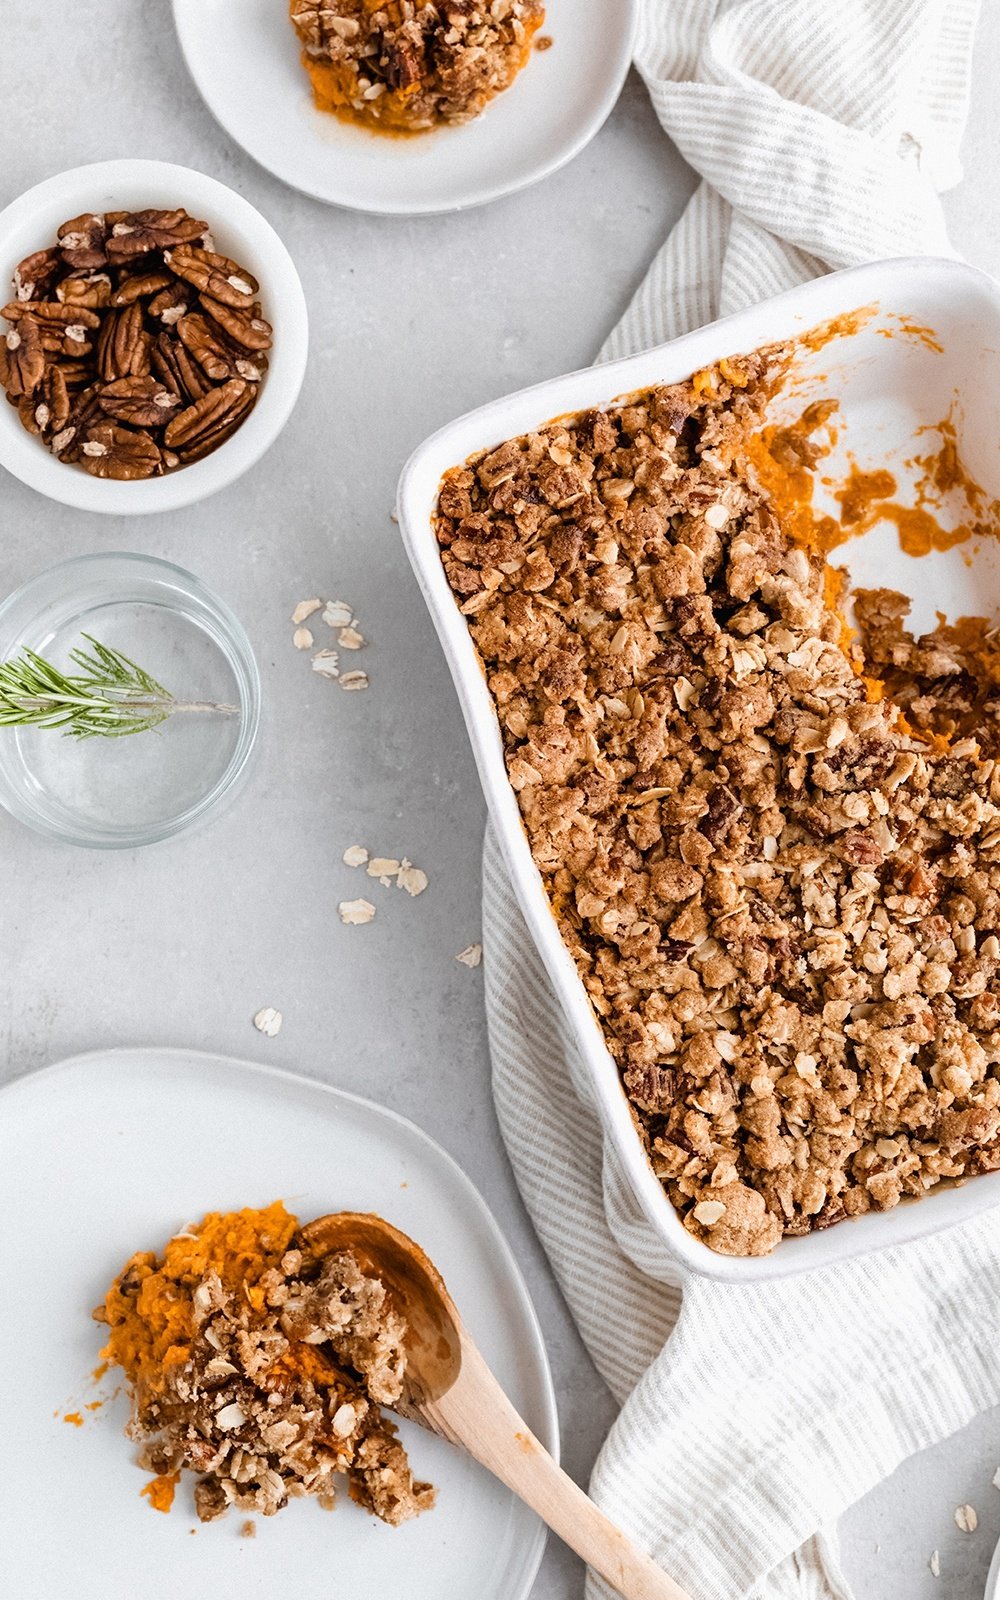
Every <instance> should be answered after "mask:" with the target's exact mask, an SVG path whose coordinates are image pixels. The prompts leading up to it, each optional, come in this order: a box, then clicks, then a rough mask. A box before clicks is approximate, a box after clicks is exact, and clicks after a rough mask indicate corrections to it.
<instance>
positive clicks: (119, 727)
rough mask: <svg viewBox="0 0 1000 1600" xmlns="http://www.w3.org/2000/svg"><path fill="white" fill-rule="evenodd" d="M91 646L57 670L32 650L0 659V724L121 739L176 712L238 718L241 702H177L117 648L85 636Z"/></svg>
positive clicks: (72, 655) (72, 654)
mask: <svg viewBox="0 0 1000 1600" xmlns="http://www.w3.org/2000/svg"><path fill="white" fill-rule="evenodd" d="M83 637H84V639H86V641H87V643H88V644H89V645H90V650H89V651H87V650H83V649H76V650H71V651H70V661H71V662H72V663H73V665H74V666H75V667H78V668H79V669H80V670H79V672H77V673H75V674H70V673H66V672H61V671H60V670H59V668H58V667H54V666H53V665H52V663H51V661H46V659H45V657H44V656H40V655H38V654H37V652H36V651H34V650H27V649H25V650H24V651H22V653H21V655H20V656H19V657H17V658H16V659H15V660H12V661H4V662H0V728H3V727H8V728H9V727H22V728H23V727H29V726H34V727H38V728H62V730H63V732H64V733H65V734H69V735H71V737H72V738H74V739H95V738H103V739H121V738H124V737H126V736H127V735H128V734H132V733H145V732H146V731H147V730H148V729H150V728H156V727H159V725H160V723H161V722H166V720H167V718H168V717H172V716H174V715H175V714H176V713H177V712H179V711H214V712H219V713H221V714H222V715H224V716H237V715H238V714H239V706H230V705H222V704H220V703H218V702H217V701H213V700H177V699H175V698H174V696H173V695H172V694H171V693H170V690H169V689H165V688H164V687H163V684H162V683H158V682H157V681H156V679H155V678H154V677H153V676H152V675H151V674H150V673H148V672H146V671H145V670H144V668H142V667H140V666H138V665H137V664H136V663H135V662H134V661H130V660H129V658H128V656H126V655H123V654H122V653H121V651H120V650H113V649H112V648H111V647H110V646H109V645H106V644H100V643H99V642H98V641H97V640H96V639H94V638H93V637H92V636H91V635H90V634H89V633H85V634H84V635H83Z"/></svg>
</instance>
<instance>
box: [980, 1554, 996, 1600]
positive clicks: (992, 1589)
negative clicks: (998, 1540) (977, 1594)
mask: <svg viewBox="0 0 1000 1600" xmlns="http://www.w3.org/2000/svg"><path fill="white" fill-rule="evenodd" d="M998 1597H1000V1544H998V1545H997V1547H996V1549H995V1550H994V1552H993V1560H992V1561H991V1562H990V1570H989V1575H988V1576H987V1579H986V1594H985V1596H984V1600H998Z"/></svg>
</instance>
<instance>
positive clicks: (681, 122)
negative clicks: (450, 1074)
mask: <svg viewBox="0 0 1000 1600" xmlns="http://www.w3.org/2000/svg"><path fill="white" fill-rule="evenodd" d="M640 10H641V17H640V27H639V35H638V44H637V55H636V62H637V65H638V68H639V71H640V72H641V73H642V75H643V77H644V79H645V80H646V83H647V85H648V87H649V91H650V94H651V96H652V99H653V103H654V105H655V107H656V110H657V114H658V115H659V118H660V121H661V122H662V123H663V126H664V128H665V129H666V131H667V132H668V133H669V134H670V136H671V137H672V138H673V140H674V141H675V143H676V144H677V145H678V146H679V148H680V149H681V151H682V152H683V153H684V155H685V156H686V158H687V160H688V161H689V162H690V163H691V165H692V166H693V167H694V168H695V169H696V170H697V171H698V172H699V173H701V174H702V180H703V181H702V182H701V185H700V187H699V188H698V190H697V192H696V193H695V195H694V197H693V198H692V200H691V202H690V204H689V205H688V207H687V209H686V211H685V212H684V215H683V217H682V218H681V221H680V222H679V223H678V225H677V227H676V228H675V229H674V231H673V233H672V234H671V236H670V238H669V239H668V240H667V242H666V244H665V245H664V246H663V248H662V250H661V251H660V253H659V255H658V256H657V258H656V260H655V261H654V263H653V265H652V267H651V269H650V271H649V274H648V276H647V278H646V280H645V282H644V283H643V285H642V287H641V289H640V290H639V292H638V294H637V296H636V298H635V301H634V303H633V305H632V306H631V307H630V309H629V311H628V313H627V314H626V316H625V318H624V319H623V321H622V323H621V324H620V326H619V327H618V328H617V329H616V330H615V332H614V333H613V334H612V336H611V338H610V339H609V341H608V343H607V345H606V346H605V349H604V351H603V352H602V356H603V357H604V358H608V357H611V356H619V355H624V354H626V353H627V352H629V351H632V350H636V349H641V348H643V347H645V346H648V345H652V344H657V343H660V342H661V341H663V340H665V339H669V338H672V337H675V336H676V335H678V334H681V333H684V332H686V331H687V330H688V329H690V328H692V327H696V326H698V325H699V324H701V323H704V322H708V321H711V320H712V319H713V318H714V317H717V316H720V315H724V314H725V313H726V312H730V311H734V310H736V309H738V308H740V307H742V306H745V305H747V304H751V303H753V302H755V301H757V300H760V299H761V298H763V297H765V296H767V295H770V294H774V293H776V292H777V291H779V290H782V289H786V288H789V287H790V286H791V285H793V284H795V283H798V282H802V281H804V280H805V279H807V278H809V277H812V276H815V275H816V274H817V273H821V272H823V271H825V270H827V269H828V268H832V267H839V266H846V265H850V264H853V263H855V262H860V261H864V260H869V259H872V258H875V257H879V256H886V255H901V254H909V253H914V252H916V253H920V252H932V253H936V254H941V253H951V250H950V246H949V243H948V239H947V234H946V231H945V226H944V220H943V217H942V212H941V206H940V202H939V199H938V193H939V191H940V190H941V189H943V188H945V187H947V186H948V185H949V184H951V183H954V182H955V181H957V178H958V176H959V173H960V168H959V160H958V146H959V140H960V137H961V132H962V128H963V124H964V121H965V111H966V102H967V96H968V77H969V64H970V55H971V48H972V38H973V33H974V29H975V19H976V11H977V3H976V0H836V3H831V0H642V3H641V6H640ZM483 928H484V944H485V950H486V996H487V1010H488V1016H489V1026H490V1041H491V1048H492V1055H493V1071H494V1088H495V1094H496V1102H497V1109H498V1112H499V1116H500V1122H501V1127H502V1129H503V1133H504V1138H505V1140H506V1143H507V1148H508V1150H509V1152H510V1157H511V1161H512V1163H513V1166H514V1170H515V1173H516V1175H517V1180H518V1183H519V1185H520V1188H521V1192H522V1194H523V1196H524V1199H525V1202H526V1204H527V1206H528V1209H529V1211H530V1212H531V1215H532V1217H533V1219H534V1222H535V1226H536V1228H537V1230H538V1233H539V1236H540V1237H541V1240H542V1243H543V1244H544V1246H545V1249H546V1251H547V1252H548V1254H549V1257H550V1259H551V1261H552V1265H553V1267H554V1269H555V1272H556V1275H557V1277H558V1279H559V1283H560V1285H561V1287H562V1290H563V1293H564V1294H565V1296H566V1299H567V1301H568V1303H569V1306H570V1308H571V1310H572V1313H573V1316H574V1317H575V1319H576V1322H577V1325H578V1327H579V1329H580V1332H581V1334H582V1336H583V1339H584V1341H585V1343H586V1345H587V1348H588V1349H589V1351H590V1353H591V1355H592V1356H593V1358H594V1361H595V1362H596V1364H597V1366H598V1368H599V1369H600V1371H601V1373H602V1374H603V1376H604V1377H605V1379H606V1380H607V1382H608V1384H609V1386H610V1388H611V1390H612V1392H613V1393H614V1395H615V1396H616V1398H617V1399H618V1400H619V1401H620V1402H621V1403H622V1410H621V1414H620V1416H619V1417H618V1420H617V1421H616V1423H615V1425H614V1427H613V1429H612V1431H611V1434H610V1436H609V1438H608V1440H607V1442H606V1444H605V1446H604V1449H603V1451H602V1452H601V1455H600V1458H599V1460H598V1463H597V1466H596V1468H595V1471H594V1475H593V1479H592V1484H591V1489H592V1493H593V1494H594V1496H595V1498H596V1499H597V1500H598V1502H599V1503H600V1504H601V1505H602V1506H603V1507H604V1509H605V1510H606V1511H607V1512H608V1514H609V1515H611V1516H612V1517H614V1518H615V1519H616V1520H617V1521H618V1522H619V1523H620V1524H621V1525H622V1526H623V1527H624V1528H626V1529H627V1531H628V1532H629V1533H631V1534H632V1535H633V1536H634V1537H635V1538H636V1540H637V1541H638V1542H639V1543H640V1544H641V1545H642V1546H643V1547H644V1548H645V1549H647V1550H649V1551H650V1552H651V1553H652V1554H653V1555H654V1556H655V1557H656V1558H657V1559H658V1560H659V1561H660V1562H661V1563H662V1565H663V1566H664V1568H665V1569H666V1570H667V1571H668V1572H670V1574H671V1575H672V1576H673V1577H674V1578H675V1579H677V1581H679V1582H681V1583H683V1584H684V1585H685V1586H686V1587H687V1588H688V1589H690V1591H691V1593H692V1595H693V1596H695V1597H696V1600H765V1597H766V1600H793V1597H794V1600H849V1591H848V1588H847V1586H846V1583H845V1581H844V1578H843V1576H842V1574H841V1573H840V1571H839V1569H838V1566H837V1559H836V1553H835V1540H834V1538H833V1536H832V1535H830V1534H829V1533H828V1532H827V1531H825V1530H828V1529H830V1528H831V1527H832V1526H833V1524H834V1523H835V1521H836V1518H837V1517H838V1516H839V1514H840V1513H841V1512H842V1511H843V1510H844V1509H845V1508H846V1507H847V1506H848V1505H850V1504H851V1503H852V1502H853V1501H854V1500H856V1499H857V1498H858V1497H859V1496H860V1495H862V1494H863V1493H864V1492H865V1491H866V1490H867V1489H869V1488H871V1487H872V1486H873V1485H874V1484H875V1483H877V1482H878V1481H879V1480H880V1479H881V1478H883V1477H885V1476H886V1475H887V1474H889V1473H890V1472H891V1471H892V1470H893V1469H894V1468H895V1467H896V1466H897V1464H898V1463H899V1462H900V1461H901V1460H903V1459H904V1457H906V1456H907V1455H909V1454H911V1453H912V1452H913V1451H915V1450H919V1449H922V1448H923V1447H924V1446H926V1445H929V1444H931V1443H933V1442H934V1441H935V1440H937V1439H940V1438H943V1437H944V1436H945V1435H947V1434H948V1433H950V1432H952V1431H953V1430H954V1429H956V1428H958V1427H960V1426H961V1425H962V1424H963V1423H965V1422H966V1421H968V1420H969V1419H970V1418H971V1417H972V1416H973V1415H974V1414H975V1413H976V1412H977V1411H979V1410H981V1409H982V1408H984V1407H986V1406H989V1405H993V1404H996V1403H997V1402H998V1401H1000V1235H998V1229H997V1223H996V1220H995V1218H991V1217H986V1218H985V1219H984V1220H980V1221H978V1222H975V1223H972V1224H970V1225H967V1226H965V1227H963V1228H962V1229H960V1230H956V1231H952V1232H950V1233H948V1234H946V1235H944V1236H940V1237H938V1238H937V1239H932V1240H929V1241H925V1242H923V1243H921V1244H918V1245H913V1246H910V1247H907V1248H905V1249H900V1250H896V1251H893V1252H891V1253H888V1254H882V1255H879V1256H876V1257H870V1258H868V1259H866V1260H863V1261H860V1262H853V1263H848V1264H846V1265H843V1266H840V1267H836V1268H832V1269H828V1270H825V1271H823V1272H816V1273H812V1274H809V1275H806V1276H802V1277H799V1278H796V1279H792V1280H787V1281H783V1282H780V1283H777V1284H773V1285H769V1286H763V1287H752V1288H746V1287H742V1286H740V1287H733V1286H726V1285H721V1284H714V1283H708V1282H705V1281H703V1280H699V1279H693V1278H683V1277H682V1276H681V1275H679V1273H678V1271H677V1268H676V1266H675V1265H673V1264H672V1263H671V1261H670V1260H669V1259H668V1258H667V1257H666V1256H665V1254H664V1252H663V1250H662V1248H661V1247H660V1246H658V1244H657V1241H656V1240H655V1238H653V1237H652V1236H651V1234H650V1230H649V1228H648V1226H647V1225H646V1223H645V1221H644V1219H643V1217H642V1215H641V1214H640V1213H639V1211H638V1209H637V1207H636V1205H635V1203H634V1201H633V1200H632V1197H631V1195H630V1192H629V1189H628V1185H627V1183H626V1182H625V1181H624V1180H623V1178H622V1176H621V1174H620V1172H619V1171H618V1168H617V1164H616V1160H615V1156H614V1153H613V1152H612V1151H611V1150H610V1149H608V1148H607V1147H605V1146H604V1144H603V1141H602V1137H601V1127H600V1122H599V1119H598V1114H597V1111H596V1109H595V1107H594V1104H593V1101H592V1097H591V1095H590V1092H589V1088H588V1084H587V1079H586V1075H585V1073H584V1071H583V1069H582V1066H581V1063H580V1061H579V1059H578V1055H577V1052H576V1050H575V1047H574V1045H573V1042H572V1040H571V1038H570V1036H569V1031H568V1029H567V1028H566V1027H565V1026H564V1023H563V1019H562V1016H561V1013H560V1009H559V1006H558V1003H557V1001H556V999H555V997H554V995H553V993H552V990H551V989H550V987H549V984H548V982H547V979H546V977H545V974H544V971H543V970H542V967H541V964H540V962H539V960H538V957H537V954H536V952H535V950H534V947H533V946H532V944H531V940H530V936H529V934H528V931H527V929H526V927H525V924H524V921H523V919H522V917H521V915H520V912H519V910H518V907H517V904H516V901H515V899H514V896H513V893H512V890H511V888H510V883H509V881H508V878H507V875H506V872H505V870H504V866H503V863H502V859H501V856H500V853H499V850H498V848H497V845H496V842H495V839H494V838H493V836H492V834H491V833H488V835H487V840H486V848H485V856H484V910H483ZM929 1553H930V1552H929V1551H928V1554H929ZM589 1585H590V1587H589V1589H588V1595H589V1597H590V1600H597V1597H598V1596H600V1597H602V1600H607V1597H610V1594H611V1591H610V1590H609V1589H608V1588H607V1586H606V1585H604V1584H603V1583H601V1582H600V1581H597V1580H595V1579H594V1578H593V1576H591V1577H590V1579H589Z"/></svg>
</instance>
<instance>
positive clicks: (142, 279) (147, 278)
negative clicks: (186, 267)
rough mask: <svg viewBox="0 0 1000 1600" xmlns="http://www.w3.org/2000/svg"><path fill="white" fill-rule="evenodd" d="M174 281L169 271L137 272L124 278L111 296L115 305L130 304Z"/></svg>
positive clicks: (155, 292) (164, 287) (143, 298)
mask: <svg viewBox="0 0 1000 1600" xmlns="http://www.w3.org/2000/svg"><path fill="white" fill-rule="evenodd" d="M171 282H172V279H171V277H170V274H169V272H135V273H133V274H132V276H131V277H128V278H123V279H122V281H121V283H120V284H119V285H118V287H117V289H116V290H115V292H114V294H113V295H112V296H111V304H112V305H113V306H130V305H132V303H133V302H134V301H136V300H145V299H146V298H147V297H148V296H150V295H154V294H157V293H158V292H159V290H160V289H166V288H167V287H168V286H169V284H170V283H171Z"/></svg>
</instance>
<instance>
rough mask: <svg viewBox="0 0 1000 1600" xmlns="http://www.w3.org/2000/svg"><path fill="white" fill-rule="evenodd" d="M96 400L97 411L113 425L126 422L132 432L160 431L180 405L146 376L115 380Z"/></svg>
mask: <svg viewBox="0 0 1000 1600" xmlns="http://www.w3.org/2000/svg"><path fill="white" fill-rule="evenodd" d="M97 398H98V403H99V405H100V407H101V410H102V411H103V412H105V413H106V414H107V415H108V416H109V417H111V418H112V420H113V421H115V422H127V423H129V425H130V426H131V427H133V428H160V427H162V426H163V424H164V423H165V422H166V420H167V418H168V417H169V416H171V415H172V413H173V412H174V411H176V409H177V407H178V406H179V405H180V397H179V396H178V395H176V394H172V393H171V391H170V390H169V389H168V388H166V387H165V386H164V385H163V384H162V383H159V382H158V381H157V379H156V378H154V377H151V376H150V375H149V374H146V375H145V376H142V377H135V378H116V379H115V381H114V383H109V384H107V385H106V386H105V388H103V389H102V390H101V391H100V394H99V395H98V397H97Z"/></svg>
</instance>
